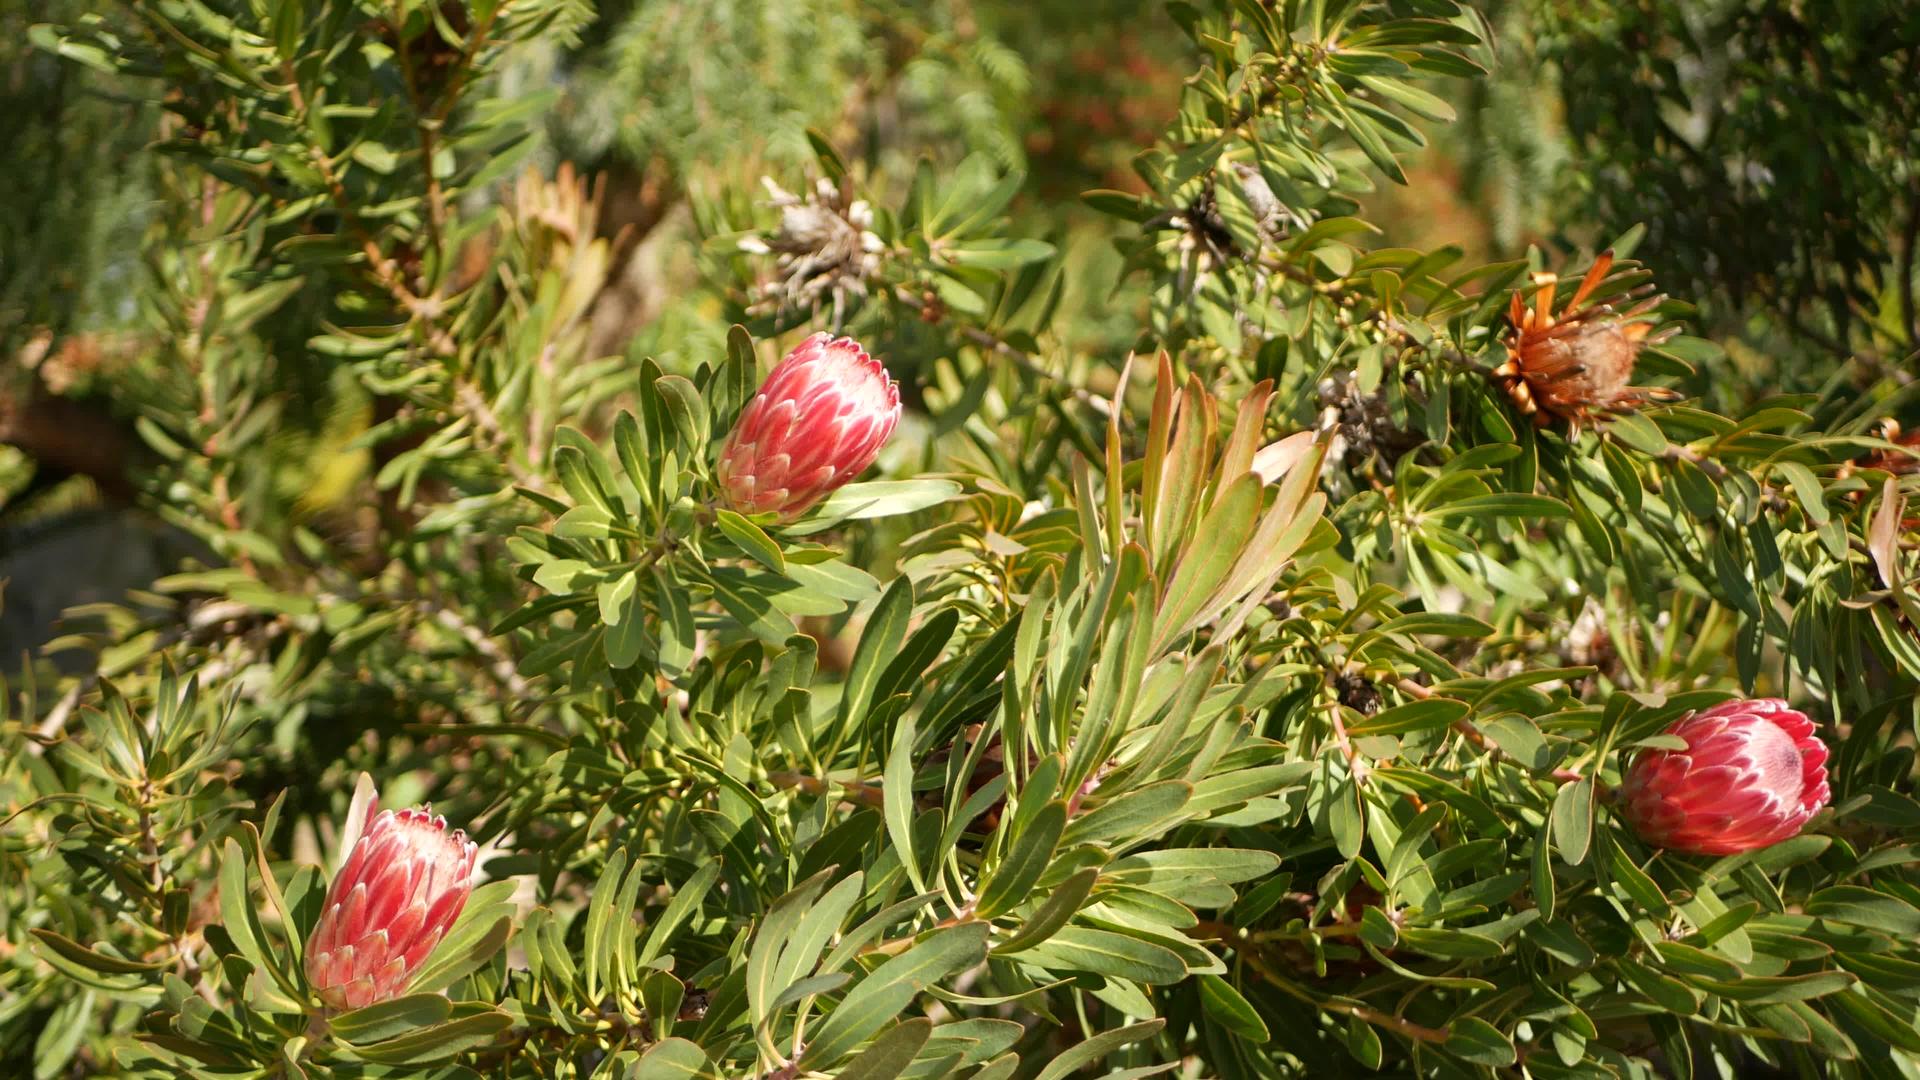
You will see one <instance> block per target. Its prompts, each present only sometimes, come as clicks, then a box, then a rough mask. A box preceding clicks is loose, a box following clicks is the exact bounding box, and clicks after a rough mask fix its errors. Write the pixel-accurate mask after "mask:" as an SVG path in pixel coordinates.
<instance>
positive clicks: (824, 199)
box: [740, 177, 886, 311]
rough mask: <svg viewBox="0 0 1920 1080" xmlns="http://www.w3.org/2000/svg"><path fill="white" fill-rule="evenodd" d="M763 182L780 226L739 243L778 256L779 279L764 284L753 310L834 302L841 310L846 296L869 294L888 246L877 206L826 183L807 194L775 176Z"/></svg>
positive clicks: (765, 253) (744, 247)
mask: <svg viewBox="0 0 1920 1080" xmlns="http://www.w3.org/2000/svg"><path fill="white" fill-rule="evenodd" d="M760 182H761V183H762V184H763V185H765V186H766V189H767V193H768V195H769V196H770V198H769V200H768V203H769V205H771V206H774V207H777V208H778V209H779V210H780V227H779V228H778V229H776V230H775V231H774V232H773V234H772V235H770V236H750V237H748V238H746V239H744V240H742V241H740V250H742V251H748V252H752V253H754V254H757V255H768V254H771V255H776V256H778V258H776V259H775V260H774V262H775V265H776V266H777V267H778V268H779V276H778V277H776V278H774V279H773V280H771V281H766V282H762V283H761V285H760V289H759V298H758V300H757V302H756V303H755V304H754V306H753V307H754V310H783V309H787V308H797V307H802V306H805V307H808V308H818V307H819V306H820V305H821V304H822V303H823V302H825V301H827V300H831V301H832V302H833V305H834V307H835V309H836V311H837V310H838V309H839V308H841V307H843V306H844V305H845V303H846V300H847V297H849V296H865V295H866V292H867V282H868V281H869V280H870V279H871V278H872V277H873V276H874V275H875V274H877V273H878V272H879V270H880V253H881V251H882V250H884V249H885V247H886V245H885V244H884V243H883V242H882V241H881V240H880V237H879V236H878V235H877V234H875V233H874V232H873V208H872V207H870V206H868V205H867V203H866V200H864V199H855V198H854V197H853V195H852V192H851V191H850V190H847V189H844V188H841V187H838V186H836V185H834V184H833V183H832V182H831V181H828V180H825V179H822V180H820V181H818V182H817V183H815V184H814V186H813V190H812V191H809V192H807V193H806V194H805V195H796V194H794V193H793V192H791V191H788V190H786V189H785V188H783V187H781V186H780V185H779V184H776V183H774V182H773V180H772V179H771V178H766V177H763V178H762V179H761V181H760Z"/></svg>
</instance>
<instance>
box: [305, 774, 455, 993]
mask: <svg viewBox="0 0 1920 1080" xmlns="http://www.w3.org/2000/svg"><path fill="white" fill-rule="evenodd" d="M371 809H372V808H371V807H369V808H368V810H369V812H371ZM476 851H477V849H476V848H475V846H474V845H473V843H472V842H470V841H469V840H468V839H467V836H466V834H465V833H464V832H461V831H460V830H459V829H455V830H453V831H452V832H448V831H447V821H446V819H445V818H441V817H435V816H434V815H433V814H431V813H429V812H428V811H426V810H420V809H412V810H402V811H400V812H399V813H395V812H393V811H392V810H386V811H382V812H381V813H380V814H379V816H377V817H375V818H374V819H373V820H372V821H371V822H369V823H368V825H367V829H366V832H364V833H362V834H361V836H360V839H359V840H358V841H357V842H356V843H355V844H354V845H353V851H352V853H351V854H350V855H348V856H347V862H346V865H345V866H342V867H341V868H340V873H339V874H338V875H336V876H335V877H334V879H333V884H332V886H330V887H329V888H328V889H327V902H326V906H325V908H324V909H323V910H322V911H321V913H320V925H319V926H318V927H316V928H315V929H314V932H313V937H312V938H311V939H309V940H308V942H307V981H309V982H311V983H312V984H313V988H314V991H315V992H317V993H318V994H319V995H320V999H321V1000H322V1001H324V1002H326V1003H327V1004H328V1005H331V1006H333V1007H334V1008H336V1009H358V1008H361V1007H363V1006H366V1005H371V1004H373V1003H374V1002H376V1001H385V1000H387V999H388V998H393V997H398V996H400V994H401V993H402V992H404V991H405V990H406V988H407V983H408V982H409V981H411V980H412V978H413V973H414V972H415V971H418V970H419V968H420V965H421V963H422V962H423V961H425V960H426V958H427V954H428V953H431V952H432V951H433V947H434V946H435V945H438V944H439V943H440V939H441V938H442V937H444V936H446V933H447V930H448V928H449V927H451V926H452V925H453V921H454V920H455V919H457V918H459V917H460V909H461V908H463V907H465V906H466V905H467V896H468V895H469V894H471V893H472V892H473V860H474V855H475V852H476Z"/></svg>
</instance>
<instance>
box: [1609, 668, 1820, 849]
mask: <svg viewBox="0 0 1920 1080" xmlns="http://www.w3.org/2000/svg"><path fill="white" fill-rule="evenodd" d="M1666 733H1667V734H1669V735H1676V736H1678V737H1680V738H1681V739H1684V740H1686V743H1687V748H1686V749H1685V750H1643V751H1641V753H1640V755H1639V756H1638V757H1637V758H1635V759H1634V761H1633V764H1632V765H1631V766H1630V767H1629V768H1628V769H1627V777H1626V782H1625V783H1624V784H1622V785H1621V788H1620V807H1621V810H1622V812H1623V813H1624V814H1625V815H1626V818H1627V820H1628V821H1629V822H1631V823H1632V824H1633V827H1634V829H1635V830H1637V831H1638V832H1639V833H1640V835H1641V836H1642V837H1643V838H1644V839H1646V841H1647V842H1648V843H1651V844H1657V845H1659V846H1661V847H1664V848H1672V849H1673V850H1675V851H1687V852H1693V853H1695V854H1699V855H1732V854H1735V853H1737V852H1741V851H1751V850H1753V849H1754V848H1762V847H1766V846H1767V845H1769V844H1777V843H1779V842H1780V841H1782V840H1786V839H1788V838H1790V837H1792V836H1794V835H1796V834H1798V833H1799V832H1800V829H1801V827H1802V826H1804V825H1805V824H1806V823H1807V819H1809V818H1811V817H1813V815H1814V814H1816V813H1818V812H1819V811H1820V808H1821V807H1823V806H1825V805H1827V799H1828V797H1829V792H1828V790H1827V748H1826V746H1825V744H1823V743H1821V741H1820V740H1819V738H1818V737H1816V736H1815V735H1814V733H1813V721H1811V720H1809V719H1807V718H1806V716H1805V715H1804V714H1802V713H1800V712H1797V711H1795V710H1793V709H1790V708H1788V707H1787V703H1786V702H1784V701H1781V700H1779V699H1778V698H1757V699H1755V700H1753V701H1728V702H1725V703H1723V704H1720V705H1715V706H1714V707H1713V708H1711V709H1707V710H1704V711H1702V712H1697V713H1693V714H1691V715H1689V716H1685V717H1682V718H1681V719H1680V720H1679V721H1678V722H1677V723H1675V724H1674V725H1673V726H1672V727H1669V728H1668V729H1667V732H1666Z"/></svg>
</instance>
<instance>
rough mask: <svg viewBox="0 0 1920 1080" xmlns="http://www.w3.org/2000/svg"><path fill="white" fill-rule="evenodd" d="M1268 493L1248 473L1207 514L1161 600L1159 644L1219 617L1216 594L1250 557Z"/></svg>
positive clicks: (1158, 623)
mask: <svg viewBox="0 0 1920 1080" xmlns="http://www.w3.org/2000/svg"><path fill="white" fill-rule="evenodd" d="M1263 490H1264V489H1263V487H1262V485H1261V482H1260V477H1259V476H1258V475H1256V474H1254V473H1243V474H1241V476H1240V478H1239V479H1237V480H1235V481H1234V482H1233V483H1232V484H1229V485H1228V486H1227V489H1226V491H1225V492H1223V493H1221V495H1220V498H1219V499H1218V500H1216V501H1215V502H1214V504H1213V506H1212V508H1211V509H1209V510H1208V511H1207V515H1206V517H1205V518H1203V519H1202V520H1201V522H1200V526H1199V528H1198V529H1197V530H1196V531H1195V533H1194V536H1193V539H1192V540H1191V541H1190V542H1189V543H1188V545H1187V547H1186V551H1185V554H1183V555H1182V556H1181V558H1180V565H1179V567H1178V568H1177V569H1176V570H1174V572H1173V580H1172V581H1171V582H1170V583H1169V584H1168V585H1167V588H1166V592H1165V594H1164V595H1163V596H1162V597H1161V604H1160V614H1159V617H1158V618H1157V619H1156V620H1155V633H1154V640H1155V643H1156V645H1163V644H1165V643H1167V642H1170V641H1172V640H1174V639H1175V638H1177V637H1179V636H1180V635H1181V634H1183V633H1185V632H1186V631H1188V630H1190V629H1192V628H1193V627H1195V626H1197V625H1200V624H1202V623H1205V622H1206V621H1207V620H1208V619H1211V618H1212V617H1213V616H1215V615H1217V614H1218V613H1219V612H1218V611H1217V610H1216V609H1215V604H1216V603H1217V601H1218V599H1219V598H1218V597H1217V596H1216V595H1215V594H1216V591H1217V590H1218V589H1219V587H1220V584H1221V583H1222V582H1224V581H1225V580H1226V579H1227V575H1228V574H1229V573H1231V572H1232V570H1233V567H1234V564H1235V563H1236V562H1238V561H1239V560H1240V558H1241V556H1242V555H1243V554H1244V553H1245V551H1246V546H1247V540H1248V538H1249V537H1251V536H1252V535H1253V530H1254V527H1255V526H1256V525H1258V524H1259V517H1260V499H1261V495H1262V492H1263ZM1156 651H1158V650H1157V649H1156Z"/></svg>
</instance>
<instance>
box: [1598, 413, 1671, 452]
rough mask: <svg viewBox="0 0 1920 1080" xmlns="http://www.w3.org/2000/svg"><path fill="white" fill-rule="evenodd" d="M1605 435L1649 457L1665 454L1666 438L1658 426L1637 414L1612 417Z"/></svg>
mask: <svg viewBox="0 0 1920 1080" xmlns="http://www.w3.org/2000/svg"><path fill="white" fill-rule="evenodd" d="M1606 430H1607V433H1608V434H1610V435H1612V436H1613V437H1614V438H1616V439H1619V440H1620V441H1621V442H1623V443H1625V444H1627V445H1628V446H1629V447H1632V448H1633V449H1635V450H1638V451H1640V452H1641V453H1643V454H1646V455H1648V456H1650V457H1659V456H1661V455H1662V454H1665V453H1666V452H1667V437H1666V435H1665V434H1664V433H1662V432H1661V430H1660V427H1659V425H1657V424H1655V423H1654V422H1653V421H1651V420H1649V419H1647V418H1646V417H1644V416H1642V415H1640V414H1639V413H1626V414H1624V415H1621V416H1616V417H1614V418H1613V419H1612V420H1611V421H1609V422H1608V423H1607V425H1606Z"/></svg>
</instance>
